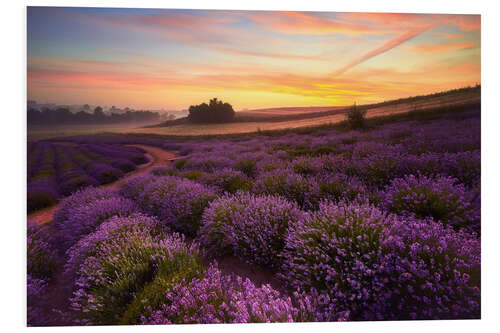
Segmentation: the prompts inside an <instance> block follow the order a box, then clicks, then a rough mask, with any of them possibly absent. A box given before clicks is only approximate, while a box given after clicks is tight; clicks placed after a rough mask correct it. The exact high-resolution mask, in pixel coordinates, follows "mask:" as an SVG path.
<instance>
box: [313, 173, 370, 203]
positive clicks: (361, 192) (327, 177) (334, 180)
mask: <svg viewBox="0 0 500 333" xmlns="http://www.w3.org/2000/svg"><path fill="white" fill-rule="evenodd" d="M316 179H317V181H318V186H319V191H320V196H321V198H323V199H326V200H330V201H354V200H357V199H359V200H363V199H365V198H367V197H369V193H368V190H367V189H366V187H365V186H364V184H363V182H361V181H360V180H359V179H357V178H356V177H348V176H346V175H345V174H342V173H321V174H319V175H318V176H317V177H316Z"/></svg>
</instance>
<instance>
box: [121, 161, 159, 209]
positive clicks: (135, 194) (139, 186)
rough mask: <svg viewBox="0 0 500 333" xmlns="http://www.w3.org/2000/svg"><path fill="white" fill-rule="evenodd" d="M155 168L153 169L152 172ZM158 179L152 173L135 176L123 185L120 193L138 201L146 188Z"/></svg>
mask: <svg viewBox="0 0 500 333" xmlns="http://www.w3.org/2000/svg"><path fill="white" fill-rule="evenodd" d="M155 170H156V169H154V170H152V172H153V171H155ZM156 180H157V177H155V176H154V175H151V174H149V175H139V176H135V177H133V178H131V179H130V180H128V181H127V182H126V183H125V184H123V185H122V187H121V188H120V191H119V193H120V195H121V196H123V197H125V198H127V199H130V200H134V201H137V200H138V199H139V196H140V195H141V194H142V193H143V192H144V188H145V187H146V186H147V185H148V184H149V183H152V182H154V181H156Z"/></svg>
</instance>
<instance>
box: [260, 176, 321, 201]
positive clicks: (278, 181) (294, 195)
mask: <svg viewBox="0 0 500 333" xmlns="http://www.w3.org/2000/svg"><path fill="white" fill-rule="evenodd" d="M252 191H253V192H254V193H256V194H271V195H273V194H275V195H280V196H283V197H285V198H287V199H289V200H292V201H295V202H297V203H298V204H299V206H300V207H302V208H304V209H314V208H316V207H317V205H318V203H319V201H320V194H319V186H318V183H317V182H316V181H315V180H314V178H311V177H304V176H302V175H299V174H297V173H295V172H293V171H292V170H289V169H281V170H274V171H269V172H265V173H263V174H261V175H259V177H258V178H257V179H256V181H255V183H254V185H253V190H252Z"/></svg>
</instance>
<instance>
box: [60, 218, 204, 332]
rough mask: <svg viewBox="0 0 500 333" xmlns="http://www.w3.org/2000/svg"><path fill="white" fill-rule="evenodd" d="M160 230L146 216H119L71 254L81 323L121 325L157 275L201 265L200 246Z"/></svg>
mask: <svg viewBox="0 0 500 333" xmlns="http://www.w3.org/2000/svg"><path fill="white" fill-rule="evenodd" d="M155 225H156V222H154V221H152V220H149V219H148V218H147V217H144V216H137V215H136V216H131V217H129V218H123V217H121V218H119V217H115V218H112V219H110V220H109V221H108V222H105V223H103V224H102V225H101V226H100V227H99V228H98V229H97V230H96V232H95V233H94V234H90V235H89V236H87V237H86V238H84V239H82V240H81V241H80V242H79V243H78V245H77V246H75V247H74V248H73V249H72V250H70V251H69V253H70V255H71V256H70V261H69V263H68V266H67V269H68V271H72V270H74V268H75V266H78V269H77V272H76V279H75V280H74V286H73V290H74V291H73V296H72V298H71V309H72V310H73V312H74V315H75V316H76V321H77V322H79V323H81V324H87V325H88V324H116V323H119V322H120V320H121V317H122V316H123V313H124V312H125V311H126V309H127V307H128V306H129V305H130V303H132V302H133V301H134V298H135V295H136V294H137V293H138V292H140V291H141V290H143V288H144V287H145V286H146V285H147V284H149V283H150V282H151V281H153V280H154V279H155V278H156V277H157V276H161V277H162V278H164V279H166V278H168V277H169V275H172V274H175V273H178V272H180V271H182V270H183V269H185V268H186V267H188V266H189V265H192V263H193V262H194V263H195V264H198V262H199V259H197V257H198V254H197V250H196V247H195V246H188V245H187V244H186V243H185V241H184V239H183V237H182V236H180V235H178V234H166V233H158V232H157V231H156V227H155ZM79 262H81V264H79V265H78V263H79ZM198 265H199V264H198Z"/></svg>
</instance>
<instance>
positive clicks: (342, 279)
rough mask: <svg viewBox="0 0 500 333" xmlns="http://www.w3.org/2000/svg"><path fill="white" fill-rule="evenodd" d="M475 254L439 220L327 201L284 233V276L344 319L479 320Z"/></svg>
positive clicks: (468, 241)
mask: <svg viewBox="0 0 500 333" xmlns="http://www.w3.org/2000/svg"><path fill="white" fill-rule="evenodd" d="M479 254H480V247H479V242H478V241H477V240H475V239H474V238H469V236H467V235H466V234H462V233H457V232H455V231H453V230H452V229H450V228H447V227H445V226H443V225H441V224H440V223H436V222H433V221H419V220H415V219H411V218H398V217H397V216H394V215H386V214H384V213H383V212H381V211H380V210H378V209H377V208H374V207H372V206H369V205H358V204H354V205H352V204H351V205H337V204H332V203H331V204H323V205H321V207H320V210H319V211H318V212H314V213H310V214H308V215H306V216H305V218H304V219H301V220H299V221H298V222H297V223H296V224H294V225H292V226H291V227H290V228H289V232H288V236H287V239H286V245H285V250H284V252H283V256H284V264H283V265H282V272H283V278H284V279H285V280H286V281H287V282H288V283H289V284H290V285H291V286H293V287H296V288H301V289H305V290H311V289H314V290H317V291H318V292H319V293H320V295H322V297H323V298H324V299H326V300H327V301H328V302H329V303H330V305H329V307H330V308H331V309H332V311H337V312H342V313H345V314H347V315H348V317H349V319H350V320H389V319H390V320H400V319H451V318H478V316H479V303H480V278H479V267H480V256H479ZM328 302H326V303H328ZM324 303H325V302H324Z"/></svg>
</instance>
